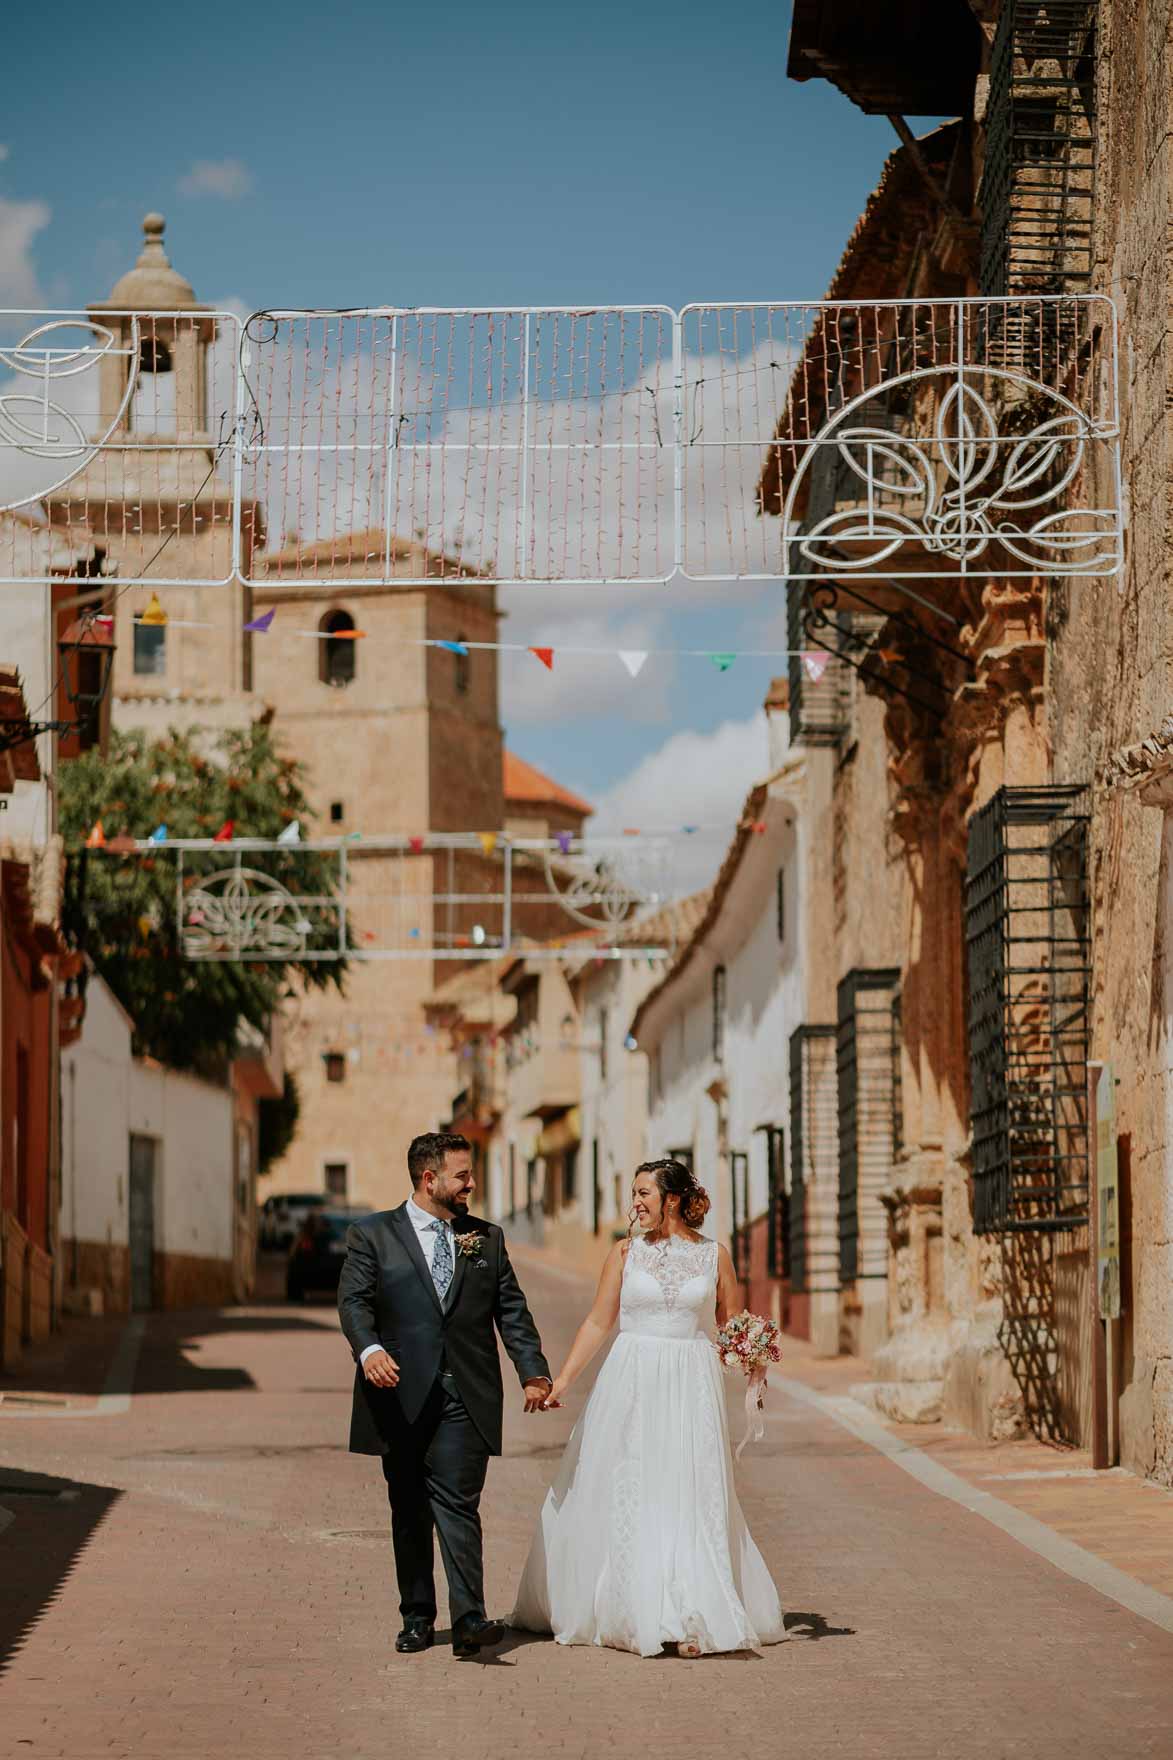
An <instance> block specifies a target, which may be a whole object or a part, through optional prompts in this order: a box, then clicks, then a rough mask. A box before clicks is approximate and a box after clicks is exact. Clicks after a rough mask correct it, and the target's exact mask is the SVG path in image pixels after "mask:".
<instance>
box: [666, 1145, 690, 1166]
mask: <svg viewBox="0 0 1173 1760" xmlns="http://www.w3.org/2000/svg"><path fill="white" fill-rule="evenodd" d="M668 1158H669V1160H670V1161H679V1162H681V1163H683V1165H684V1166H685V1167H687V1169H688V1171H689V1172H690V1173H691V1172H692V1144H691V1143H690V1144H689V1145H688V1148H687V1149H669V1151H668Z"/></svg>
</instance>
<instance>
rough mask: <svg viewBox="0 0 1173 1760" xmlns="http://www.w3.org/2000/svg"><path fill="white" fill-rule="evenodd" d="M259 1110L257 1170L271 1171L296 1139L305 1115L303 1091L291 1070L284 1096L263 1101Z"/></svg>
mask: <svg viewBox="0 0 1173 1760" xmlns="http://www.w3.org/2000/svg"><path fill="white" fill-rule="evenodd" d="M257 1113H258V1120H257V1123H258V1129H257V1137H258V1144H257V1172H258V1173H268V1171H269V1169H270V1167H272V1165H273V1163H274V1162H275V1161H280V1159H281V1157H282V1156H283V1155H284V1153H285V1151H286V1149H288V1147H289V1145H290V1143H292V1141H293V1138H294V1133H295V1132H296V1130H297V1121H298V1119H299V1118H300V1117H301V1094H300V1092H299V1091H298V1086H297V1083H296V1082H295V1081H294V1079H293V1077H292V1076H291V1075H290V1073H289V1071H288V1070H286V1072H285V1088H284V1091H283V1093H282V1095H281V1098H280V1099H279V1100H262V1101H260V1102H259V1104H258V1107H257Z"/></svg>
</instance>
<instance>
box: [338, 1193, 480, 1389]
mask: <svg viewBox="0 0 1173 1760" xmlns="http://www.w3.org/2000/svg"><path fill="white" fill-rule="evenodd" d="M407 1217H408V1221H409V1222H410V1223H411V1226H412V1227H413V1228H414V1229H415V1235H416V1239H417V1240H418V1241H419V1244H420V1246H421V1247H422V1249H423V1255H424V1260H425V1262H426V1264H427V1267H428V1275H429V1276H430V1275H431V1271H432V1260H433V1259H434V1258H435V1257H436V1240H437V1238H438V1237H437V1234H436V1230H435V1228H434V1226H433V1224H434V1223H437V1222H439V1223H440V1226H441V1227H442V1228H443V1230H444V1233H445V1234H446V1235H447V1236H448V1245H449V1248H450V1249H451V1253H452V1266H453V1269H454V1270H455V1268H456V1245H455V1242H456V1231H455V1229H454V1228H453V1226H452V1224H451V1223H450V1222H445V1221H443V1220H442V1218H441V1217H439V1216H429V1214H428V1212H427V1211H426V1210H421V1209H420V1206H419V1205H418V1204H417V1203H416V1201H415V1199H414V1198H409V1199H408V1200H407ZM382 1348H383V1347H382V1345H381V1344H369V1345H368V1346H367V1348H366V1350H365V1351H363V1352H362V1353H361V1354H360V1356H359V1359H358V1360H359V1362H360V1363H365V1362H366V1360H367V1358H368V1357H369V1356H370V1354H371V1352H372V1351H381V1350H382Z"/></svg>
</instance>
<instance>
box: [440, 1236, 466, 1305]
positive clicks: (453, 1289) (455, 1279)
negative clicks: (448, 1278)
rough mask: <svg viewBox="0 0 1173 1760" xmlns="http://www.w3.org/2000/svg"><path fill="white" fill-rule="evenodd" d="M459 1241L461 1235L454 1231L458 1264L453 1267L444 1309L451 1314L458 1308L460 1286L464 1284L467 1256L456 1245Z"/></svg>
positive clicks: (454, 1250)
mask: <svg viewBox="0 0 1173 1760" xmlns="http://www.w3.org/2000/svg"><path fill="white" fill-rule="evenodd" d="M459 1239H460V1235H459V1234H457V1233H456V1232H455V1231H453V1237H452V1251H453V1254H454V1256H455V1259H456V1263H455V1265H453V1267H452V1282H451V1283H450V1284H449V1285H448V1293H447V1295H446V1296H445V1297H444V1307H445V1310H446V1311H449V1312H450V1311H451V1310H452V1309H453V1308H454V1307H455V1306H456V1298H457V1296H458V1295H459V1294H460V1286H461V1284H462V1283H463V1282H464V1266H465V1255H464V1254H463V1253H462V1252H461V1250H460V1248H459V1247H458V1246H457V1244H456V1243H457V1241H459Z"/></svg>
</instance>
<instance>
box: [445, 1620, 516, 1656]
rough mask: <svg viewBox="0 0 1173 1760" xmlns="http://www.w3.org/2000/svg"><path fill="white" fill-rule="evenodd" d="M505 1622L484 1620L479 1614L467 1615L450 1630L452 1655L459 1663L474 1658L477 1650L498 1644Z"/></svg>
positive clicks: (502, 1635)
mask: <svg viewBox="0 0 1173 1760" xmlns="http://www.w3.org/2000/svg"><path fill="white" fill-rule="evenodd" d="M505 1630H506V1628H505V1621H504V1620H500V1619H485V1618H484V1617H483V1615H481V1614H479V1613H473V1614H469V1616H468V1618H467V1619H462V1620H460V1621H459V1623H458V1624H457V1625H455V1626H453V1628H452V1654H453V1655H454V1656H455V1657H456V1658H457V1659H458V1660H459V1661H462V1662H463V1661H467V1659H468V1658H469V1657H470V1656H475V1655H476V1654H477V1651H478V1650H485V1649H488V1648H489V1647H491V1646H492V1645H493V1644H499V1643H500V1642H501V1640H502V1638H503V1637H504V1636H505Z"/></svg>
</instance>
